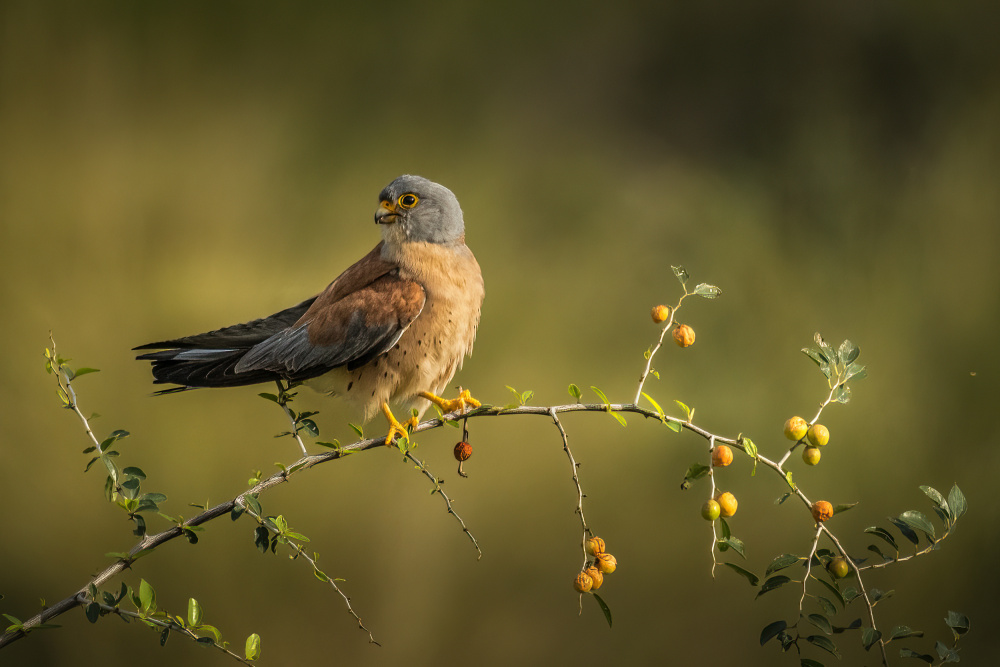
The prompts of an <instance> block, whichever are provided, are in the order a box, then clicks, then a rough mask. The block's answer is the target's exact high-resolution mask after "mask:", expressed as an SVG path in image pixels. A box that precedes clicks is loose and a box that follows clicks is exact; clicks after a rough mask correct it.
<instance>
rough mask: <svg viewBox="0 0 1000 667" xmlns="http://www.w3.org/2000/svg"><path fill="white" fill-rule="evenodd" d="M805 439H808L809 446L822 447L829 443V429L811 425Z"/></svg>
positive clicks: (819, 425) (820, 425)
mask: <svg viewBox="0 0 1000 667" xmlns="http://www.w3.org/2000/svg"><path fill="white" fill-rule="evenodd" d="M806 437H807V438H809V444H811V445H812V446H814V447H822V446H823V445H825V444H826V443H828V442H830V429H828V428H827V427H825V426H823V425H822V424H813V425H812V426H810V427H809V432H808V433H806Z"/></svg>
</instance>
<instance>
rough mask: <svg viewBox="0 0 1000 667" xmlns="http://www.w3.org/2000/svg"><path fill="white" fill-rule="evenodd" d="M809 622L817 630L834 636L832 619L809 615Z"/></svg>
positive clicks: (820, 615) (819, 615)
mask: <svg viewBox="0 0 1000 667" xmlns="http://www.w3.org/2000/svg"><path fill="white" fill-rule="evenodd" d="M808 618H809V622H810V623H812V624H813V625H815V626H816V627H817V628H819V629H820V630H822V631H823V632H824V633H826V634H828V635H832V634H833V626H832V625H830V619H828V618H827V617H826V616H823V615H822V614H809V616H808Z"/></svg>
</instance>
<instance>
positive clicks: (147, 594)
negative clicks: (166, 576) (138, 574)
mask: <svg viewBox="0 0 1000 667" xmlns="http://www.w3.org/2000/svg"><path fill="white" fill-rule="evenodd" d="M139 601H140V602H141V603H142V610H143V611H144V612H146V613H150V612H154V611H156V591H155V590H153V587H152V585H150V583H149V582H148V581H146V580H145V579H143V580H142V581H141V582H140V583H139Z"/></svg>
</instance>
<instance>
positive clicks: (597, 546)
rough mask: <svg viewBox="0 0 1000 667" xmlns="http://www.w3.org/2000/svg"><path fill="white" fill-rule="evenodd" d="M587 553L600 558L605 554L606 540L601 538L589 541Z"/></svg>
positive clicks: (593, 538)
mask: <svg viewBox="0 0 1000 667" xmlns="http://www.w3.org/2000/svg"><path fill="white" fill-rule="evenodd" d="M587 553H588V554H590V555H591V556H599V555H601V554H602V553H604V540H602V539H601V538H599V537H592V538H590V539H589V540H587Z"/></svg>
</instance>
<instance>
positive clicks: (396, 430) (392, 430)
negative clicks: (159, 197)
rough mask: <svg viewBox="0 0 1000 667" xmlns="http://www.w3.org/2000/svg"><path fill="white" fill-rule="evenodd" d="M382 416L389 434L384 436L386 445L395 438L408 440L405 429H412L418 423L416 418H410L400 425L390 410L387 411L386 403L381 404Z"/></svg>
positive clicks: (407, 433)
mask: <svg viewBox="0 0 1000 667" xmlns="http://www.w3.org/2000/svg"><path fill="white" fill-rule="evenodd" d="M382 414H384V415H385V419H386V421H387V422H389V434H388V435H386V436H385V444H386V445H391V444H392V441H393V440H395V439H396V436H399V437H401V438H404V439H406V440H409V439H410V432H409V431H408V430H407V428H413V427H414V426H416V425H417V424H418V423H419V422H418V421H417V418H416V417H410V418H409V419H407V420H406V421H405V422H403V423H402V424H400V423H399V420H397V419H396V417H395V416H394V415H393V414H392V410H390V409H389V404H388V403H383V404H382Z"/></svg>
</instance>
